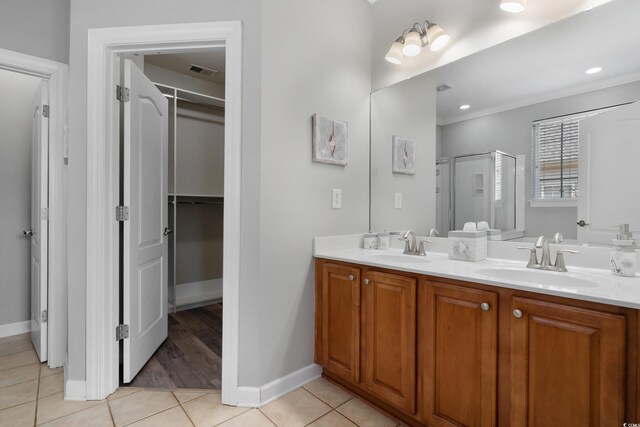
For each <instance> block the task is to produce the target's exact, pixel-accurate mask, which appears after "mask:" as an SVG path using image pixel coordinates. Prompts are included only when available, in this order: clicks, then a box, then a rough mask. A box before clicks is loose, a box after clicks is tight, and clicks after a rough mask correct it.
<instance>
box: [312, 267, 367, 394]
mask: <svg viewBox="0 0 640 427" xmlns="http://www.w3.org/2000/svg"><path fill="white" fill-rule="evenodd" d="M321 287H322V289H321V298H322V301H321V302H320V305H321V312H322V316H321V336H322V341H321V348H322V351H321V353H320V364H321V365H322V366H323V367H324V369H326V370H328V371H330V372H332V373H333V374H335V375H338V376H340V377H341V378H344V379H346V380H349V381H353V382H355V383H358V382H360V270H359V269H358V268H352V267H345V266H340V265H336V264H324V265H323V267H322V284H321Z"/></svg>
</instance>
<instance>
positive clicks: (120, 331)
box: [116, 325, 129, 341]
mask: <svg viewBox="0 0 640 427" xmlns="http://www.w3.org/2000/svg"><path fill="white" fill-rule="evenodd" d="M125 338H129V325H118V326H116V341H120V340H123V339H125Z"/></svg>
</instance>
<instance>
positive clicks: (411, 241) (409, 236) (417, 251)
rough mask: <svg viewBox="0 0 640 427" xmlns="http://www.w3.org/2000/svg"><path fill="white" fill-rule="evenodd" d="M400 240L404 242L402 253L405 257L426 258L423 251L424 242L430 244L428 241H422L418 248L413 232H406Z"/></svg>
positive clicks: (425, 252)
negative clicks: (419, 256)
mask: <svg viewBox="0 0 640 427" xmlns="http://www.w3.org/2000/svg"><path fill="white" fill-rule="evenodd" d="M400 240H404V252H402V253H403V254H405V255H422V256H426V255H427V251H426V250H425V249H424V242H427V243H430V242H431V241H430V240H422V241H421V242H420V246H419V247H418V244H417V243H416V232H415V231H413V230H407V231H405V233H404V234H403V235H402V238H401V239H400Z"/></svg>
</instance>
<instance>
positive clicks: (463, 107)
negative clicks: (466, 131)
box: [460, 104, 471, 110]
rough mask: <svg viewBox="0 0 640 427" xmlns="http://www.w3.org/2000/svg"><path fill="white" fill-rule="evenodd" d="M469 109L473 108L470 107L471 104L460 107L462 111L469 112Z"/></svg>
mask: <svg viewBox="0 0 640 427" xmlns="http://www.w3.org/2000/svg"><path fill="white" fill-rule="evenodd" d="M469 108H471V105H469V104H464V105H461V106H460V109H461V110H468V109H469Z"/></svg>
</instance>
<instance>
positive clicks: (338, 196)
mask: <svg viewBox="0 0 640 427" xmlns="http://www.w3.org/2000/svg"><path fill="white" fill-rule="evenodd" d="M341 207H342V189H340V188H334V189H332V190H331V209H340V208H341Z"/></svg>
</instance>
